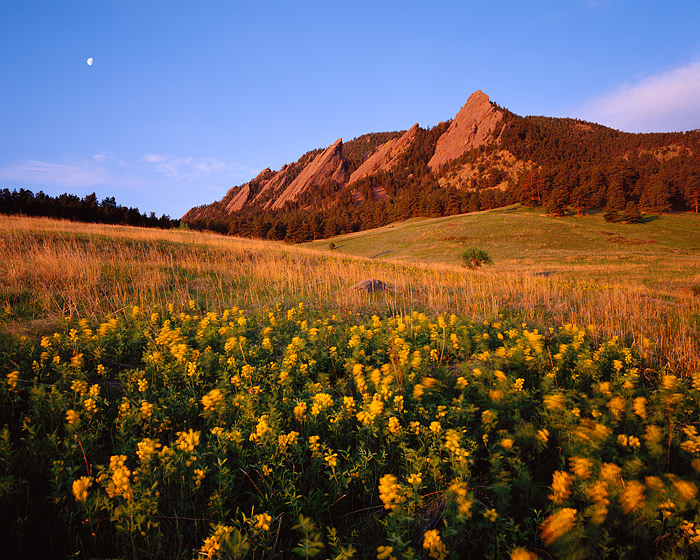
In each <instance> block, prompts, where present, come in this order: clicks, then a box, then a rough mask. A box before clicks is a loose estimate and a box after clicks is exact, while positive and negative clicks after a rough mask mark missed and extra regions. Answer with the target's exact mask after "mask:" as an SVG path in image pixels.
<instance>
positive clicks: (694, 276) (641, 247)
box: [308, 206, 700, 295]
mask: <svg viewBox="0 0 700 560" xmlns="http://www.w3.org/2000/svg"><path fill="white" fill-rule="evenodd" d="M331 242H333V243H334V244H335V247H336V251H337V252H338V253H345V254H351V255H359V256H364V257H369V258H374V259H382V260H395V261H403V262H430V263H446V264H458V263H459V255H460V253H461V252H462V251H463V250H464V249H465V248H466V247H468V246H471V245H476V246H478V247H479V248H482V249H485V250H486V251H487V252H488V253H489V254H490V255H491V257H492V258H493V261H494V263H495V264H494V267H495V268H494V269H501V270H504V271H514V270H517V271H522V272H523V273H527V274H545V275H551V274H556V275H559V276H565V277H568V276H576V277H578V278H579V279H588V280H590V281H592V282H607V281H614V282H620V281H630V282H634V283H635V284H637V283H643V284H645V285H647V286H648V287H652V288H655V289H659V290H661V291H663V292H668V293H676V294H677V295H681V294H682V293H683V292H685V291H688V290H689V289H690V288H691V287H692V286H693V285H694V284H695V283H696V282H698V281H700V215H696V214H689V213H684V214H672V215H663V216H646V217H645V222H644V223H642V224H614V223H607V222H605V221H604V220H603V217H602V214H595V215H590V216H586V217H583V218H576V217H566V218H554V217H550V216H546V215H544V214H543V212H542V211H541V209H530V208H521V207H519V206H513V207H508V208H503V209H498V210H493V211H487V212H478V213H473V214H462V215H459V216H449V217H445V218H433V219H426V218H416V219H412V220H407V221H405V222H400V223H396V224H392V225H389V226H385V227H382V228H378V229H374V230H369V231H363V232H358V233H353V234H348V235H342V236H338V237H335V238H332V239H329V240H323V241H315V242H313V243H309V244H308V245H309V246H310V247H315V248H319V249H327V248H328V247H329V244H330V243H331Z"/></svg>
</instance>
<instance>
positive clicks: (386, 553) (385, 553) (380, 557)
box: [377, 546, 396, 560]
mask: <svg viewBox="0 0 700 560" xmlns="http://www.w3.org/2000/svg"><path fill="white" fill-rule="evenodd" d="M392 552H394V547H392V546H378V547H377V560H392V559H393V560H396V559H395V557H394V556H392V555H391V553H392Z"/></svg>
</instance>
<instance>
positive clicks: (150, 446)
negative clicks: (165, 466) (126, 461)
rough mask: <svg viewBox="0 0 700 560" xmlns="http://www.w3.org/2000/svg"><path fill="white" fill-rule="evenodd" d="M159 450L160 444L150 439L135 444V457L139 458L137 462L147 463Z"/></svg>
mask: <svg viewBox="0 0 700 560" xmlns="http://www.w3.org/2000/svg"><path fill="white" fill-rule="evenodd" d="M159 448H160V443H159V442H158V440H157V439H156V440H154V439H151V438H146V439H144V440H143V441H140V442H138V444H136V456H137V457H138V458H139V461H141V463H144V464H146V463H148V462H149V461H150V460H151V459H152V458H153V456H154V455H155V454H156V453H157V452H158V449H159Z"/></svg>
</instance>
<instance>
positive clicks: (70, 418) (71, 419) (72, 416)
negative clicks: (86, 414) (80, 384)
mask: <svg viewBox="0 0 700 560" xmlns="http://www.w3.org/2000/svg"><path fill="white" fill-rule="evenodd" d="M66 422H68V424H70V425H71V426H77V425H78V423H79V422H80V414H78V413H77V412H76V411H75V410H73V409H70V410H68V411H66Z"/></svg>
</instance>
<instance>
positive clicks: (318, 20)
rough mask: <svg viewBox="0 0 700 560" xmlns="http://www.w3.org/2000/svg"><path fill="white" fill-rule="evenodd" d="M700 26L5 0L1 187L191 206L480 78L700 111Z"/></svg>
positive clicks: (571, 104)
mask: <svg viewBox="0 0 700 560" xmlns="http://www.w3.org/2000/svg"><path fill="white" fill-rule="evenodd" d="M699 28H700V2H698V1H697V0H679V1H669V2H659V1H658V0H655V1H647V0H637V1H632V0H570V1H566V0H558V1H537V0H531V1H529V2H522V1H501V2H498V3H489V2H483V1H479V2H472V1H467V0H463V1H461V2H440V1H439V0H435V1H433V2H427V1H425V2H412V1H410V0H403V1H399V2H394V1H388V2H382V1H380V0H375V1H373V2H366V1H364V0H359V1H355V2H303V1H302V2H264V1H259V2H237V1H233V0H230V1H217V0H209V1H201V2H197V1H195V0H190V1H187V2H183V1H178V0H168V1H160V0H157V1H156V0H153V1H149V0H146V1H144V0H140V1H130V0H92V1H91V2H82V1H81V2H78V1H72V0H62V1H61V2H56V1H55V0H50V1H34V0H0V71H1V72H2V87H0V187H7V188H10V189H12V188H19V187H25V188H29V189H32V190H34V191H38V190H39V189H43V190H44V191H45V192H47V193H49V194H60V193H62V192H72V193H75V194H78V195H80V196H83V195H85V194H88V193H91V192H93V191H94V192H96V193H97V195H98V197H100V198H104V197H106V196H115V197H116V199H117V202H119V203H120V204H125V205H129V206H138V208H139V209H140V210H141V211H145V212H150V211H155V212H156V213H157V214H161V213H166V214H169V215H171V216H172V217H180V216H181V215H182V214H183V213H184V212H186V211H187V210H188V209H189V208H190V207H192V206H194V205H199V204H204V203H209V202H212V201H213V200H216V199H219V198H221V197H222V196H223V195H224V194H225V192H226V191H227V190H228V189H229V188H230V187H232V186H234V185H238V184H242V183H244V182H245V181H247V180H249V179H251V178H253V177H254V176H255V175H256V174H257V172H259V171H260V170H262V169H264V168H265V167H268V166H269V167H271V168H273V169H279V168H280V167H281V166H282V165H283V164H284V163H288V162H291V161H295V160H296V159H298V158H299V156H301V155H302V154H303V153H304V152H307V151H309V150H311V149H314V148H318V147H325V146H327V145H329V144H330V143H332V142H333V141H334V140H336V139H337V138H338V137H342V138H343V139H345V140H349V139H352V138H354V137H356V136H359V135H360V134H364V133H367V132H376V131H386V130H402V129H407V128H409V127H410V126H412V125H413V124H414V123H415V122H418V123H419V124H420V125H421V126H423V127H430V126H433V125H435V124H437V123H438V122H440V121H441V120H447V119H450V118H452V117H453V116H454V115H455V114H456V113H457V111H458V110H459V109H460V107H461V106H462V105H463V104H464V103H465V101H466V100H467V98H468V97H469V95H470V94H471V93H472V92H473V91H475V90H477V89H481V90H482V91H484V92H485V93H487V94H488V95H489V96H490V98H491V99H492V100H493V101H495V102H497V103H498V104H500V105H502V106H504V107H507V108H509V109H510V110H512V111H514V112H515V113H518V114H521V115H548V116H571V117H579V118H584V119H587V120H592V121H595V122H600V123H602V124H606V125H609V126H612V127H614V128H618V129H621V130H626V131H631V132H648V131H667V130H689V129H694V128H700V32H698V29H699ZM89 57H92V58H93V59H94V63H93V64H92V65H91V66H88V64H87V63H86V61H87V59H88V58H89Z"/></svg>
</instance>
